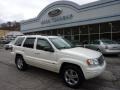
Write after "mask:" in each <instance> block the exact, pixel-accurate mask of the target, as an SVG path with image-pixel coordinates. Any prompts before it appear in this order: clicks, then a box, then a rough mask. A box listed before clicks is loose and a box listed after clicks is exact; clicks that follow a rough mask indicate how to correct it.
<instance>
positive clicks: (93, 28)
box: [89, 24, 99, 33]
mask: <svg viewBox="0 0 120 90" xmlns="http://www.w3.org/2000/svg"><path fill="white" fill-rule="evenodd" d="M89 31H90V33H99V24H93V25H89Z"/></svg>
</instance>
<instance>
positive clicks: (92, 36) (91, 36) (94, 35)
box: [90, 34, 99, 41]
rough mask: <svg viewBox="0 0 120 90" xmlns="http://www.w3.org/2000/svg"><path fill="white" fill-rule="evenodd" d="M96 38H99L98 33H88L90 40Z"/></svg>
mask: <svg viewBox="0 0 120 90" xmlns="http://www.w3.org/2000/svg"><path fill="white" fill-rule="evenodd" d="M96 39H99V34H91V35H90V41H93V40H96Z"/></svg>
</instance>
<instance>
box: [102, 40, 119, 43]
mask: <svg viewBox="0 0 120 90" xmlns="http://www.w3.org/2000/svg"><path fill="white" fill-rule="evenodd" d="M102 42H103V43H104V44H117V42H116V41H112V40H102Z"/></svg>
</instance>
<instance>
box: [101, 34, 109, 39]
mask: <svg viewBox="0 0 120 90" xmlns="http://www.w3.org/2000/svg"><path fill="white" fill-rule="evenodd" d="M100 39H111V33H104V34H100Z"/></svg>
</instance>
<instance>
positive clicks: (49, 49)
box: [44, 47, 54, 52]
mask: <svg viewBox="0 0 120 90" xmlns="http://www.w3.org/2000/svg"><path fill="white" fill-rule="evenodd" d="M44 50H45V51H49V52H54V50H53V48H51V47H44Z"/></svg>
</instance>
